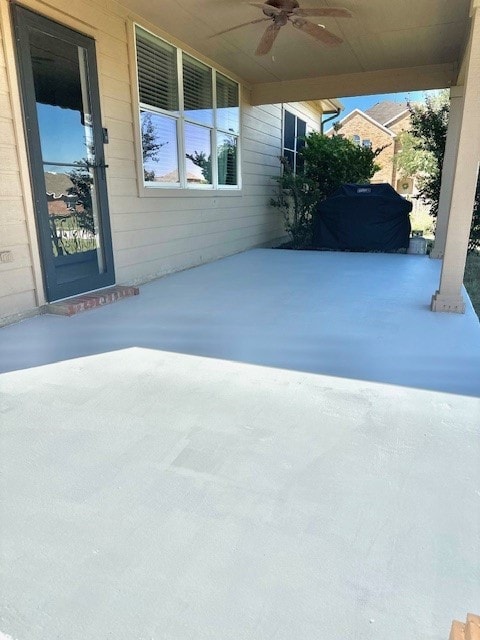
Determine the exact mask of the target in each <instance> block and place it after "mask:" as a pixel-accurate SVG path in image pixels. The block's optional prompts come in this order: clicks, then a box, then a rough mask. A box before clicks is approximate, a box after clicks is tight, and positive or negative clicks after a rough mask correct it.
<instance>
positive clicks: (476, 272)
mask: <svg viewBox="0 0 480 640" xmlns="http://www.w3.org/2000/svg"><path fill="white" fill-rule="evenodd" d="M463 284H464V285H465V289H466V290H467V291H468V295H469V296H470V300H471V301H472V304H473V306H474V308H475V311H476V312H477V315H478V316H479V317H480V251H475V252H473V253H469V254H468V256H467V266H466V268H465V276H464V278H463Z"/></svg>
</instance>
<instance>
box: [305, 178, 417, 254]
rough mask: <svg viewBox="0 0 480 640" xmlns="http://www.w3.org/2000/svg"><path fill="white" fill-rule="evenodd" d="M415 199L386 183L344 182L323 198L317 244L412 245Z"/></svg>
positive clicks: (317, 222) (315, 223) (317, 220)
mask: <svg viewBox="0 0 480 640" xmlns="http://www.w3.org/2000/svg"><path fill="white" fill-rule="evenodd" d="M411 210H412V203H411V202H409V201H408V200H405V198H402V196H400V195H399V194H398V193H397V192H396V191H395V189H394V188H393V187H392V186H391V185H389V184H387V183H385V184H367V185H361V184H344V185H342V186H341V187H340V188H339V189H337V191H335V193H333V194H332V195H331V196H330V197H329V198H327V199H326V200H323V202H320V203H319V205H318V207H317V210H316V212H315V214H314V216H313V244H314V246H315V247H318V248H322V249H358V250H367V251H369V250H372V249H378V250H382V251H388V250H392V249H402V248H408V244H409V241H410V218H409V215H408V214H409V213H410V211H411Z"/></svg>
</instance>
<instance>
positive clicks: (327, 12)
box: [292, 7, 352, 18]
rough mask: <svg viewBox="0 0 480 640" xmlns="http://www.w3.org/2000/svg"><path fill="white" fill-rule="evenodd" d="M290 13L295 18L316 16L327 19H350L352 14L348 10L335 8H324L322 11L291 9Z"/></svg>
mask: <svg viewBox="0 0 480 640" xmlns="http://www.w3.org/2000/svg"><path fill="white" fill-rule="evenodd" d="M292 13H293V14H294V15H296V16H303V17H307V16H318V17H328V18H351V17H352V14H351V13H350V11H349V10H348V9H341V8H338V7H337V8H335V7H331V8H330V7H325V8H324V9H300V8H298V9H293V11H292Z"/></svg>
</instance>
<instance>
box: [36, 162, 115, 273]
mask: <svg viewBox="0 0 480 640" xmlns="http://www.w3.org/2000/svg"><path fill="white" fill-rule="evenodd" d="M44 177H45V190H46V194H47V207H48V221H49V226H50V233H51V238H52V253H53V255H54V256H55V258H61V257H63V258H66V257H67V256H73V255H74V254H85V255H83V256H81V257H82V261H83V262H85V260H86V259H90V260H91V261H92V263H93V264H92V265H91V271H92V272H95V270H96V271H97V272H100V273H103V271H104V268H105V265H104V264H103V262H102V263H99V260H101V257H102V256H101V252H100V251H99V249H100V234H99V226H100V225H99V218H98V203H97V198H96V193H95V189H94V177H93V172H92V169H91V168H90V167H89V166H88V165H85V164H83V165H82V164H78V165H76V166H74V167H72V166H60V165H47V164H44ZM71 262H73V260H72V261H71ZM74 272H77V270H73V269H72V274H73V273H74ZM72 274H70V275H72ZM64 281H65V280H64Z"/></svg>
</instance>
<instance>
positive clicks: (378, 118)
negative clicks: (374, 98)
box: [327, 100, 415, 195]
mask: <svg viewBox="0 0 480 640" xmlns="http://www.w3.org/2000/svg"><path fill="white" fill-rule="evenodd" d="M339 125H341V128H340V130H339V134H340V135H343V136H345V137H346V138H349V139H350V140H352V141H353V142H355V143H356V144H361V145H363V146H368V147H372V148H373V149H379V148H383V150H382V152H381V153H380V154H379V155H378V156H377V159H376V162H377V163H378V164H379V165H380V170H379V171H377V173H376V174H375V175H374V177H373V179H372V182H388V183H389V184H391V185H392V187H393V188H394V189H396V190H397V191H398V192H399V193H400V194H402V195H412V194H413V193H414V190H415V185H414V180H413V179H412V178H403V177H401V176H399V175H397V171H396V168H395V162H394V157H395V155H396V154H397V153H398V152H399V150H400V149H401V144H400V140H399V134H400V133H401V132H402V131H408V130H409V129H410V113H409V111H408V108H407V104H406V103H399V102H391V101H387V100H385V101H383V102H378V103H377V104H375V105H374V106H373V107H371V108H370V109H367V110H366V111H361V110H360V109H354V110H353V111H352V112H351V113H349V114H348V115H346V116H345V117H344V118H343V119H342V120H340V121H339ZM333 133H334V130H333V129H329V130H328V131H327V135H333Z"/></svg>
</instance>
